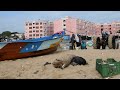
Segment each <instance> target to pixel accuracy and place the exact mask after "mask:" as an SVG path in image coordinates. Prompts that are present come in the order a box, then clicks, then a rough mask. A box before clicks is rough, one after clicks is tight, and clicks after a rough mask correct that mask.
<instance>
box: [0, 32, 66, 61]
mask: <svg viewBox="0 0 120 90" xmlns="http://www.w3.org/2000/svg"><path fill="white" fill-rule="evenodd" d="M64 34H65V32H64V31H61V32H58V33H55V34H53V35H51V36H46V37H42V38H37V39H30V40H18V41H12V42H0V61H2V60H14V59H20V58H26V57H33V56H38V55H44V54H48V53H52V52H54V51H56V50H57V48H58V46H59V45H60V42H61V41H62V40H63V36H64Z"/></svg>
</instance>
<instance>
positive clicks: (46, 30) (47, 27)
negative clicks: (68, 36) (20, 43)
mask: <svg viewBox="0 0 120 90" xmlns="http://www.w3.org/2000/svg"><path fill="white" fill-rule="evenodd" d="M53 33H54V32H53V22H49V21H46V20H37V21H32V22H26V23H25V38H26V39H32V38H40V37H44V36H49V35H52V34H53Z"/></svg>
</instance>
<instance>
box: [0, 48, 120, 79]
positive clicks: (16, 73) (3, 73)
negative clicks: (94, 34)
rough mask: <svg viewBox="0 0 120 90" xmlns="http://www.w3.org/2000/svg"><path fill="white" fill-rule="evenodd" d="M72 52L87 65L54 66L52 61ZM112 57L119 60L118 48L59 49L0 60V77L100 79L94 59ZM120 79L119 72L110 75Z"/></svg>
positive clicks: (119, 50)
mask: <svg viewBox="0 0 120 90" xmlns="http://www.w3.org/2000/svg"><path fill="white" fill-rule="evenodd" d="M67 54H73V55H78V56H81V57H83V58H85V59H86V61H87V62H88V64H89V65H85V66H83V65H81V66H80V65H78V66H72V65H70V66H68V67H67V68H65V69H63V70H62V69H59V68H54V67H53V66H52V64H49V65H46V66H44V64H45V63H46V62H50V63H52V62H53V61H54V60H55V59H56V58H58V57H62V56H63V55H67ZM97 58H102V59H104V60H105V59H107V58H114V59H115V60H117V61H120V49H115V50H114V49H106V50H96V49H93V48H92V47H88V49H86V50H81V49H80V50H59V51H56V52H54V53H52V54H48V55H43V56H37V57H32V58H31V57H30V58H24V59H17V60H14V61H13V60H9V61H1V62H0V79H102V77H101V75H100V74H99V73H98V72H97V71H96V69H95V66H96V59H97ZM110 79H120V74H119V75H115V76H112V77H110Z"/></svg>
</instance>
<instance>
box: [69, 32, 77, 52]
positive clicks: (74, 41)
mask: <svg viewBox="0 0 120 90" xmlns="http://www.w3.org/2000/svg"><path fill="white" fill-rule="evenodd" d="M70 43H71V44H72V50H73V49H75V43H76V40H75V34H72V37H71V40H70Z"/></svg>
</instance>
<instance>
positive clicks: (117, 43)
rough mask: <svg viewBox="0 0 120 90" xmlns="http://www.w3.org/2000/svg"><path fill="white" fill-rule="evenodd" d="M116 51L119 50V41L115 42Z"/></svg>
mask: <svg viewBox="0 0 120 90" xmlns="http://www.w3.org/2000/svg"><path fill="white" fill-rule="evenodd" d="M115 49H119V40H117V39H116V41H115Z"/></svg>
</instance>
